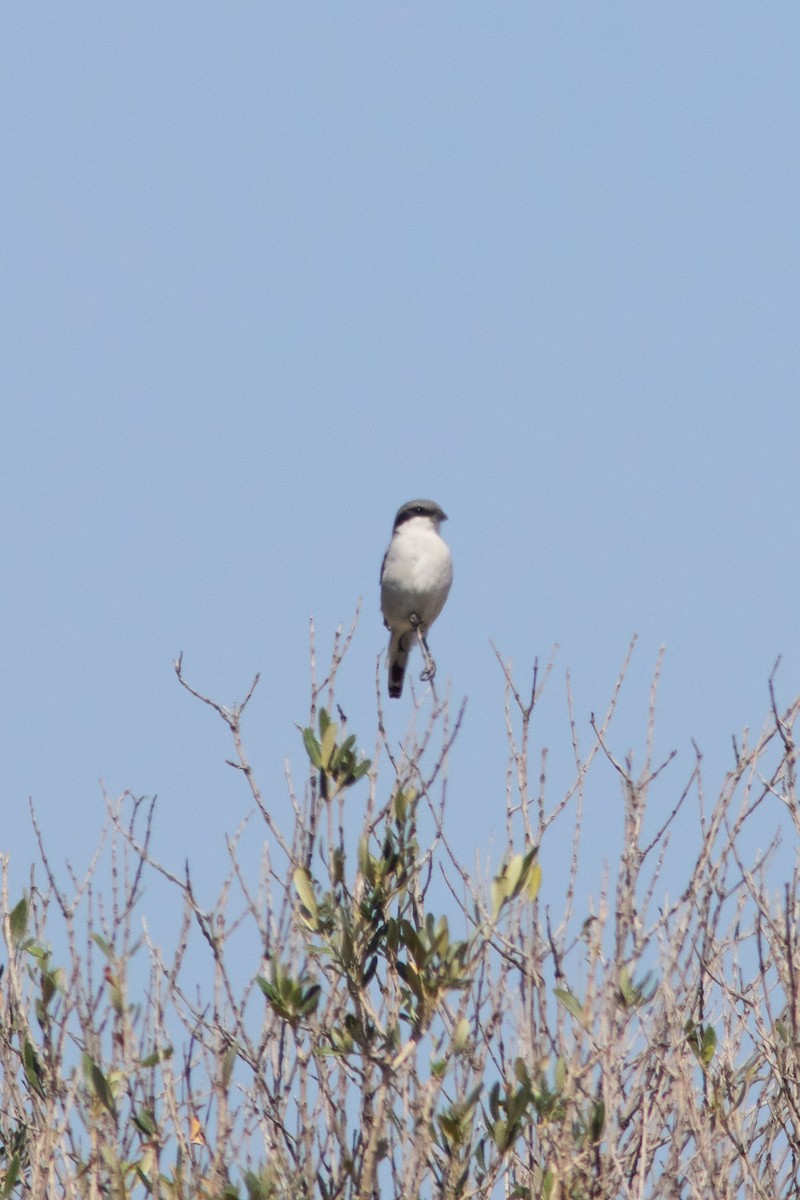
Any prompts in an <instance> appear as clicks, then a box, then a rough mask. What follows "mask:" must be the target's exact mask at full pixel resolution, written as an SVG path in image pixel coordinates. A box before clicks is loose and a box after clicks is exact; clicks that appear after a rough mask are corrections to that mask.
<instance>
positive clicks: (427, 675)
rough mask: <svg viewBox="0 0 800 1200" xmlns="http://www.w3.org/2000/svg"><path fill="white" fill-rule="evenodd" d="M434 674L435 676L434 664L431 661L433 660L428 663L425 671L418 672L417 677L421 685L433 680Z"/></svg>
mask: <svg viewBox="0 0 800 1200" xmlns="http://www.w3.org/2000/svg"><path fill="white" fill-rule="evenodd" d="M435 674H436V663H435V662H434V661H433V659H431V660H430V662H429V663H428V664H427V666H426V667H425V669H424V670H423V671H421V672H420V676H419V677H420V679H421V680H422V682H423V683H428V682H429V681H430V680H431V679H433V677H434V675H435Z"/></svg>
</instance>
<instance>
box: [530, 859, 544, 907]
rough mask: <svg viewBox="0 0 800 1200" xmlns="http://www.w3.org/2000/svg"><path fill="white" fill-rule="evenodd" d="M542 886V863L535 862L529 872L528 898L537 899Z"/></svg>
mask: <svg viewBox="0 0 800 1200" xmlns="http://www.w3.org/2000/svg"><path fill="white" fill-rule="evenodd" d="M541 886H542V864H541V863H540V862H535V863H533V865H532V866H531V869H530V872H529V874H528V884H527V892H528V899H529V900H535V899H536V897H537V896H538V895H539V888H540V887H541Z"/></svg>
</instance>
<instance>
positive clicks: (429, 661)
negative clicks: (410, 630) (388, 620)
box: [415, 623, 436, 683]
mask: <svg viewBox="0 0 800 1200" xmlns="http://www.w3.org/2000/svg"><path fill="white" fill-rule="evenodd" d="M415 629H416V631H417V641H418V642H419V648H420V650H421V651H422V657H423V658H424V659H425V667H424V669H423V670H422V672H421V673H420V679H421V680H422V682H423V683H427V682H428V681H429V680H431V679H433V677H434V675H435V674H436V663H435V662H434V660H433V658H432V657H431V652H430V650H429V649H428V643H427V642H426V640H425V635H424V633H423V632H422V626H421V625H420V624H419V623H418V624H417V625H416V626H415Z"/></svg>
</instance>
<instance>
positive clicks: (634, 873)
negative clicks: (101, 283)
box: [0, 643, 800, 1200]
mask: <svg viewBox="0 0 800 1200" xmlns="http://www.w3.org/2000/svg"><path fill="white" fill-rule="evenodd" d="M345 649H346V643H345V644H344V645H343V646H342V645H340V644H339V643H337V645H336V647H335V652H334V657H333V662H332V664H331V669H330V671H329V674H328V678H327V680H326V682H325V685H324V686H325V687H326V688H327V697H326V702H325V704H324V705H323V704H322V703H321V699H322V694H321V689H318V688H317V687H316V686H314V688H313V689H312V698H311V719H310V721H309V724H308V725H307V726H305V727H304V728H303V729H302V741H303V746H304V749H305V754H306V756H307V759H308V764H309V773H308V778H307V781H306V785H305V787H304V789H303V791H302V794H301V795H297V794H295V793H294V792H293V793H292V794H291V796H290V801H291V805H292V812H293V814H294V826H293V828H291V829H290V830H289V831H286V830H282V829H281V828H280V827H279V825H278V822H277V819H276V817H275V814H274V813H273V812H272V811H271V809H270V808H268V807H267V806H266V805H265V804H264V802H263V798H262V797H261V794H260V792H259V790H258V785H257V783H256V780H255V777H254V773H253V771H252V769H251V767H250V765H249V762H248V760H247V757H246V754H245V751H244V745H243V740H242V734H241V718H242V715H243V713H244V710H245V708H246V705H247V702H248V700H249V698H250V695H252V688H251V691H250V693H249V694H248V698H247V700H245V702H244V703H243V704H242V705H239V706H235V707H233V708H224V707H223V706H221V705H218V704H217V703H216V702H214V701H211V700H208V699H207V698H206V697H204V696H202V695H200V693H197V692H195V691H194V690H193V689H192V688H189V687H188V685H187V684H186V683H185V680H184V679H183V674H182V663H181V661H180V660H179V662H178V663H177V664H176V666H177V670H178V675H179V678H180V680H181V683H183V685H184V686H185V687H186V688H187V690H189V691H191V692H192V694H193V695H196V696H199V698H200V699H201V700H203V701H204V702H205V703H207V704H210V705H211V706H212V707H213V708H214V709H215V710H216V711H217V712H218V714H219V715H220V717H221V718H222V719H223V721H224V722H225V723H226V725H227V726H228V728H229V731H230V733H231V736H232V740H233V743H234V748H235V764H234V765H236V766H237V767H238V768H239V769H240V771H241V774H242V777H243V778H244V780H245V782H246V785H247V787H248V788H249V789H250V794H251V796H252V798H253V801H254V803H255V806H256V809H257V811H258V812H260V813H261V815H262V817H263V820H264V823H265V830H266V839H265V844H264V856H263V865H262V871H261V876H260V878H259V879H258V880H256V881H253V880H250V879H249V878H248V877H247V874H246V872H245V871H244V869H243V867H242V866H241V864H240V862H239V859H238V857H237V843H236V841H235V840H234V841H232V843H231V871H230V874H229V876H228V877H227V878H226V879H225V880H224V882H223V884H222V887H221V890H220V894H219V898H218V900H217V902H216V903H215V905H214V906H213V908H212V909H211V910H210V911H208V910H206V909H204V908H202V907H201V905H200V904H199V902H198V899H197V896H196V894H195V890H194V887H193V884H192V881H191V875H190V872H189V870H188V868H187V869H186V871H185V872H184V874H183V875H178V874H176V873H174V872H172V871H171V870H170V869H169V868H168V867H167V866H164V865H163V864H161V863H159V862H158V861H156V860H155V859H154V857H153V856H152V853H151V850H150V840H151V839H150V833H151V826H152V820H153V811H154V810H153V806H152V804H150V805H147V804H145V802H144V801H142V800H137V799H135V798H133V797H130V796H126V797H123V798H122V799H121V800H120V801H118V802H109V803H108V818H107V822H106V827H105V829H104V830H103V832H102V835H101V844H103V845H107V846H109V847H110V858H111V862H112V864H113V869H112V871H111V875H110V882H109V885H108V886H109V888H110V895H109V896H108V897H107V898H106V900H105V902H103V903H97V902H96V900H95V894H96V891H97V883H96V881H95V879H94V873H96V872H97V870H98V865H97V864H98V863H99V862H100V861H101V860H100V858H99V857H96V858H95V860H94V866H93V867H92V868H91V870H90V873H89V875H88V876H87V878H86V879H85V880H82V881H78V880H76V879H75V878H74V877H71V884H72V893H71V894H70V893H69V892H68V890H67V889H65V888H64V887H63V886H62V885H61V884H60V882H59V879H58V874H57V872H56V870H55V869H54V868H53V866H52V865H51V862H50V860H49V858H48V856H47V854H46V852H45V851H44V850H43V858H42V864H41V867H42V868H43V870H44V875H45V883H46V886H42V887H40V886H39V885H38V884H36V883H35V881H33V882H32V886H31V887H30V888H29V889H28V890H27V891H26V892H25V894H24V895H22V897H20V898H18V899H17V898H15V899H14V901H13V902H12V900H11V897H10V895H9V878H10V872H9V864H8V862H7V860H2V868H3V877H2V878H3V912H4V914H5V915H4V918H3V938H4V944H5V961H4V963H3V964H2V965H3V974H2V980H1V981H0V1069H1V1070H2V1079H1V1080H0V1096H1V1102H0V1200H2V1198H4V1197H15V1196H19V1197H22V1196H27V1195H32V1196H36V1197H38V1196H51V1195H52V1196H55V1195H58V1196H64V1197H68V1198H72V1197H75V1198H78V1197H80V1198H83V1197H87V1198H88V1197H96V1196H101V1195H105V1196H110V1197H113V1198H114V1200H128V1198H131V1200H133V1198H137V1197H146V1196H156V1197H164V1198H168V1200H179V1198H181V1200H182V1198H187V1200H188V1197H192V1198H198V1200H245V1198H246V1200H273V1198H278V1197H280V1198H283V1197H306V1198H307V1200H312V1198H313V1200H339V1198H344V1200H347V1198H349V1200H373V1197H376V1196H378V1195H380V1196H382V1197H383V1196H396V1197H398V1198H399V1197H404V1198H405V1197H411V1196H414V1197H417V1196H420V1197H430V1198H431V1200H432V1198H433V1197H442V1198H444V1200H450V1198H453V1200H455V1198H464V1200H466V1198H467V1197H483V1198H490V1197H495V1196H498V1197H499V1196H501V1195H503V1196H508V1197H515V1198H517V1200H522V1198H525V1200H564V1198H568V1197H569V1198H573V1200H579V1198H586V1200H588V1198H589V1197H592V1198H595V1200H597V1198H599V1200H612V1198H613V1200H617V1198H619V1197H629V1196H630V1197H633V1196H636V1197H642V1196H647V1197H661V1196H675V1197H678V1196H680V1197H698V1198H700V1197H702V1198H703V1200H706V1197H708V1196H709V1195H714V1196H715V1197H721V1198H723V1200H728V1198H730V1200H732V1198H733V1197H738V1196H740V1195H742V1194H747V1195H752V1196H763V1197H767V1196H769V1197H770V1198H775V1197H785V1198H786V1200H788V1198H789V1197H793V1196H796V1194H797V1193H796V1178H797V1163H798V1161H800V1145H799V1144H798V1140H797V1133H796V1130H797V1129H798V1128H800V1094H799V1093H798V1089H797V1077H798V1067H797V1052H798V1046H800V1036H798V1029H799V1028H800V997H799V995H798V987H797V963H798V961H800V947H798V945H797V940H796V939H797V934H796V930H797V928H798V917H799V916H800V901H799V900H798V879H797V874H796V873H795V874H794V875H793V876H792V878H791V879H790V880H788V881H786V880H784V881H783V887H782V890H781V891H779V892H778V893H776V894H773V893H772V892H770V890H769V888H768V883H767V875H768V867H769V863H770V855H769V852H767V853H766V854H760V855H758V856H757V857H756V859H755V861H752V859H748V857H747V851H746V844H747V840H746V839H747V832H748V829H749V823H750V822H751V820H752V819H753V815H754V814H755V813H756V812H757V811H759V814H760V815H761V816H763V813H764V812H765V811H766V806H767V805H768V804H774V805H777V806H778V810H779V811H780V812H782V813H784V814H787V818H788V822H789V825H790V827H791V828H792V829H793V831H794V833H795V834H797V833H800V807H799V806H798V803H797V797H796V792H795V768H794V764H795V749H794V742H793V734H792V730H793V726H794V723H795V720H796V718H797V714H798V711H799V710H800V704H799V703H798V702H795V703H794V704H793V705H792V706H790V708H789V709H787V710H786V711H784V712H782V713H779V712H778V710H777V706H776V705H775V703H774V700H773V707H772V712H771V714H770V718H769V720H768V722H767V725H766V726H765V730H764V732H763V733H762V734H761V736H760V737H759V738H758V739H756V741H755V742H754V743H753V744H752V745H749V746H748V745H747V744H746V743H743V744H742V746H741V747H739V746H737V747H736V758H735V763H734V765H733V767H732V769H731V772H730V773H729V775H728V776H727V777H726V779H725V780H724V781H723V785H722V787H721V789H720V791H719V795H718V797H717V799H716V801H715V803H714V804H713V805H712V806H711V807H710V809H708V806H707V805H706V803H705V800H704V797H703V794H702V779H701V774H700V762H699V758H698V761H697V763H696V764H695V767H694V770H693V772H692V776H691V779H690V780H689V784H688V785H687V786H686V787H685V788H683V789H682V790H681V791H680V792H679V795H678V798H677V800H676V802H675V805H674V806H673V809H672V810H671V815H670V816H669V817H668V818H667V819H666V821H665V822H664V823H663V824H662V826H661V828H660V829H658V830H657V831H656V833H655V835H652V834H651V835H648V838H645V836H644V833H643V830H644V827H645V826H644V816H645V811H646V806H647V801H648V797H649V794H650V791H651V788H652V784H653V781H654V780H655V779H656V777H657V776H658V775H659V774H660V773H661V770H662V768H661V767H656V768H654V767H653V766H652V730H653V723H654V709H653V704H654V700H653V701H651V711H650V724H649V733H648V743H647V747H646V751H645V766H644V768H643V770H642V771H641V773H640V774H639V775H636V776H635V775H634V773H633V769H632V765H631V763H632V759H631V757H630V756H628V757H627V758H626V759H624V760H620V759H619V758H618V757H617V756H616V755H615V754H614V753H613V751H612V749H611V745H610V732H609V731H610V727H611V721H612V717H613V715H614V710H615V705H616V697H617V695H618V693H619V686H620V684H618V686H617V688H616V689H615V692H614V698H613V699H612V702H611V704H610V705H609V708H608V710H607V712H606V715H605V717H604V718H603V720H602V721H600V722H594V720H593V722H592V729H593V735H594V736H593V739H592V743H591V748H590V750H589V752H588V753H587V754H586V756H585V757H582V756H581V755H580V753H579V751H578V745H577V739H576V736H575V730H574V724H573V729H572V735H571V736H572V745H573V752H574V756H575V780H574V781H573V782H571V783H570V784H569V786H568V787H567V788H566V789H565V790H564V792H563V794H557V795H556V797H555V799H554V800H553V802H552V803H550V804H549V805H548V803H547V802H546V799H545V792H544V787H545V779H544V774H543V772H542V771H540V772H538V773H537V788H538V790H537V791H536V793H535V794H532V793H531V792H530V791H529V785H528V768H529V762H530V753H531V752H530V750H529V741H530V736H531V727H532V722H533V718H534V715H535V712H536V709H537V705H538V704H539V703H540V699H541V688H538V687H537V681H536V678H534V685H533V688H532V692H531V698H530V702H529V703H525V702H523V701H522V700H521V699H520V695H519V692H518V690H517V688H516V686H515V684H514V682H513V680H512V679H511V675H510V672H509V671H508V669H507V668H505V667H504V668H503V669H504V671H505V674H506V680H507V683H508V701H509V702H508V705H507V714H508V742H509V767H510V770H509V777H510V778H512V779H513V780H514V782H515V787H514V789H511V788H510V789H509V794H508V797H507V823H506V829H507V845H506V847H505V852H504V853H503V854H502V855H501V859H500V863H499V865H498V866H497V867H496V869H495V871H494V873H493V874H492V875H490V877H489V878H488V879H486V880H484V879H482V878H481V877H479V875H478V874H477V873H474V872H472V873H471V872H469V871H467V870H466V869H465V868H464V867H463V866H462V865H461V864H460V863H458V861H457V860H456V858H455V856H454V855H453V854H452V853H451V851H450V848H449V844H448V841H447V815H446V812H445V807H444V775H445V770H444V767H445V763H446V760H447V756H448V754H450V753H451V752H452V747H453V744H454V741H455V737H456V734H457V733H458V729H459V724H460V718H459V717H458V716H457V717H456V719H455V721H452V720H451V717H450V714H449V710H448V706H447V703H446V702H445V701H442V700H439V699H438V698H437V697H436V695H435V694H433V695H432V696H431V699H430V701H428V700H425V699H423V701H422V702H421V709H420V711H422V710H423V709H424V708H425V706H427V709H426V711H428V713H429V719H428V724H427V726H426V727H425V729H424V730H423V731H422V733H421V734H419V735H417V734H415V733H414V732H413V729H412V732H411V733H410V734H409V737H408V739H407V740H406V742H405V743H404V745H403V747H402V748H401V750H400V752H398V751H397V748H396V747H393V746H391V745H390V744H389V742H388V739H387V737H386V734H385V733H384V731H383V723H382V720H381V721H380V733H379V744H378V746H377V747H376V752H375V754H373V755H372V756H371V757H369V758H368V757H366V756H365V755H363V754H362V753H361V752H360V751H359V750H358V748H357V738H356V736H355V735H354V734H349V733H348V732H347V729H346V724H347V723H346V720H345V718H344V715H343V714H342V713H341V710H339V719H338V720H333V719H332V717H331V715H330V714H331V713H332V712H334V711H335V699H334V684H335V680H336V672H337V670H338V666H339V665H340V662H341V657H342V654H343V652H344V650H345ZM620 683H621V681H620ZM653 694H655V688H654V693H653ZM515 705H516V707H514V706H515ZM382 754H385V755H386V756H387V757H388V759H389V763H390V766H389V767H387V769H386V772H385V775H386V777H385V778H379V773H378V771H377V770H376V768H375V767H374V766H373V763H375V762H378V761H379V759H380V757H381V755H382ZM590 768H591V770H592V771H593V772H595V773H602V772H603V771H604V772H605V774H604V775H603V776H602V778H603V781H604V782H603V786H607V782H608V779H609V778H614V776H615V775H616V776H617V778H618V781H619V784H620V795H621V800H620V807H621V811H622V817H623V827H624V833H625V841H624V846H623V851H622V854H621V857H620V861H619V863H618V864H617V865H616V873H615V877H614V879H613V881H612V883H613V887H611V886H609V885H608V883H607V881H602V882H600V883H599V884H598V886H597V890H596V892H595V893H594V898H593V899H592V900H588V899H586V900H582V901H580V902H579V901H578V900H577V899H576V888H575V878H576V875H577V870H578V863H579V855H580V852H581V838H580V834H581V821H582V815H581V814H582V796H583V792H584V789H585V787H586V785H587V777H588V774H589V770H590ZM436 788H438V789H439V790H438V791H437V790H436ZM690 795H692V796H694V797H695V798H696V799H697V800H698V811H699V812H700V813H701V814H703V815H701V824H700V827H699V829H698V837H697V844H696V846H695V848H694V850H693V851H692V854H691V855H687V852H686V846H685V845H682V847H681V853H682V856H683V860H684V862H685V864H686V886H685V888H684V890H683V892H682V894H681V895H680V896H679V898H678V899H677V900H672V901H670V900H669V899H668V898H667V897H666V896H665V895H664V894H662V890H661V889H660V888H659V879H660V872H661V870H662V865H663V862H664V860H665V856H666V854H667V850H668V844H669V834H670V826H671V824H672V822H673V821H674V819H675V817H676V814H677V813H678V812H679V811H680V810H681V807H682V805H683V803H684V801H685V800H686V798H687V796H690ZM423 829H425V830H427V831H428V832H427V834H426V835H425V836H423V835H422V834H421V832H420V831H421V830H423ZM562 829H563V830H564V832H565V833H566V835H567V839H568V840H569V841H570V842H571V844H572V846H573V861H572V864H571V866H570V868H569V872H568V874H567V876H566V877H565V878H563V879H561V880H559V879H558V878H557V874H556V873H555V872H553V871H551V869H550V864H551V861H552V849H553V845H554V836H555V833H556V831H561V830H562ZM42 844H44V843H42ZM654 852H655V853H654ZM589 859H590V863H591V862H592V860H591V855H589ZM594 865H597V864H596V862H595V863H594ZM152 876H156V877H158V878H159V879H160V880H162V881H166V884H167V885H168V886H169V887H170V888H171V889H172V894H173V895H174V897H175V901H176V906H177V907H179V908H180V909H181V910H182V913H183V921H182V926H181V931H180V934H179V937H178V941H177V944H176V946H175V948H174V950H173V951H172V952H171V953H170V954H169V955H165V952H164V951H163V950H162V949H161V948H160V947H159V946H157V945H156V944H154V943H153V942H152V940H151V939H150V935H149V932H148V926H147V925H146V924H145V926H144V927H143V935H142V931H141V930H140V928H139V927H140V926H141V920H140V915H146V906H145V904H144V900H143V886H144V881H145V880H146V879H147V878H148V877H152ZM545 897H546V899H545ZM48 934H50V935H53V936H48ZM201 956H202V958H201ZM190 960H191V963H192V967H191V969H190V967H189V965H188V964H189V962H190ZM197 961H203V962H204V963H205V964H206V975H205V978H202V979H200V980H197V978H196V966H195V964H196V963H197ZM187 977H188V978H187ZM243 980H244V981H243ZM190 984H191V986H189V985H190Z"/></svg>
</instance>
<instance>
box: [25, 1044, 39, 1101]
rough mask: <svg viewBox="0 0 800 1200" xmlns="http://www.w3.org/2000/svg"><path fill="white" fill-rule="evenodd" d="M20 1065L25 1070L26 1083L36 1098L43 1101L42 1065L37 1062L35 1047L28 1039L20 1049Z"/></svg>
mask: <svg viewBox="0 0 800 1200" xmlns="http://www.w3.org/2000/svg"><path fill="white" fill-rule="evenodd" d="M22 1065H23V1067H24V1069H25V1077H26V1079H27V1080H28V1083H29V1084H30V1085H31V1087H32V1088H33V1090H34V1091H35V1092H36V1094H37V1096H41V1097H42V1099H44V1088H43V1087H42V1079H43V1078H44V1071H43V1070H42V1064H41V1063H40V1062H39V1056H38V1054H37V1053H36V1047H35V1046H34V1044H33V1042H31V1041H30V1040H29V1039H28V1038H25V1043H24V1045H23V1047H22Z"/></svg>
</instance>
